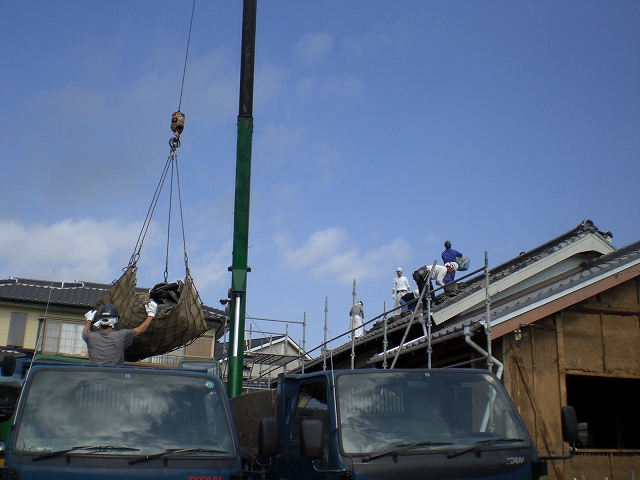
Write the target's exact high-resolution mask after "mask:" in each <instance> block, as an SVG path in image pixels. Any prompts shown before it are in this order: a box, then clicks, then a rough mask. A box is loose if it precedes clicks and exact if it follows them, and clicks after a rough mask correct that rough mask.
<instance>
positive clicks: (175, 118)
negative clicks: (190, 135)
mask: <svg viewBox="0 0 640 480" xmlns="http://www.w3.org/2000/svg"><path fill="white" fill-rule="evenodd" d="M195 7H196V0H193V6H192V7H191V20H190V23H189V35H188V37H187V50H186V53H185V57H184V67H183V70H182V84H181V86H180V100H179V102H178V111H176V112H174V113H173V114H172V115H171V131H172V132H173V134H174V136H173V137H171V138H170V139H169V147H170V150H169V157H168V158H167V161H166V163H165V166H164V169H163V171H162V174H161V175H160V181H159V182H158V186H157V187H156V191H155V193H154V195H153V199H152V200H151V205H150V206H149V210H148V211H147V216H146V217H145V219H144V222H143V224H142V229H141V231H140V234H139V235H138V240H137V242H136V246H135V247H134V249H133V254H132V255H131V258H130V260H129V266H135V265H136V264H137V262H138V259H139V258H140V252H141V250H142V245H143V243H144V240H145V238H146V236H147V233H148V231H149V226H150V225H151V219H152V217H153V214H154V212H155V209H156V206H157V204H158V200H159V199H160V194H161V192H162V188H163V186H164V183H165V181H166V178H167V174H168V173H169V171H171V175H170V185H169V217H168V221H167V248H166V254H165V271H164V281H165V282H167V281H168V277H169V246H170V240H171V235H170V232H171V210H172V206H173V178H174V175H175V178H176V185H177V191H178V202H179V210H180V222H181V227H182V244H183V249H184V265H185V270H186V274H187V275H189V257H188V255H187V243H186V237H185V233H184V216H183V211H182V194H181V191H180V173H179V170H178V152H177V150H178V148H179V147H180V145H181V142H180V135H181V134H182V132H183V131H184V121H185V115H184V113H182V112H181V111H180V108H181V107H182V94H183V92H184V80H185V77H186V74H187V60H188V58H189V46H190V44H191V31H192V28H193V16H194V12H195Z"/></svg>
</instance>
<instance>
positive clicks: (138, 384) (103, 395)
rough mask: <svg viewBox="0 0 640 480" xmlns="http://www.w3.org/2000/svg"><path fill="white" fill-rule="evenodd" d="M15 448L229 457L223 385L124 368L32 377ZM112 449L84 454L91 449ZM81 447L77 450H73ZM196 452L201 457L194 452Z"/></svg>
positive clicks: (52, 371) (35, 373) (50, 372)
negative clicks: (177, 452)
mask: <svg viewBox="0 0 640 480" xmlns="http://www.w3.org/2000/svg"><path fill="white" fill-rule="evenodd" d="M31 374H32V376H31V378H30V380H29V386H28V389H27V390H26V391H25V395H26V397H25V401H24V404H23V405H22V406H21V407H20V410H21V411H20V412H18V419H17V424H16V426H17V432H16V436H15V439H16V440H15V443H14V445H13V449H14V450H15V451H17V452H23V453H34V454H38V455H42V454H43V453H45V454H46V453H47V452H59V451H62V450H67V449H68V450H70V451H72V452H74V453H75V454H78V455H81V454H82V455H87V454H90V455H97V454H113V453H114V452H115V451H116V450H117V454H118V455H134V456H140V455H141V454H147V453H157V452H159V451H165V450H167V449H185V448H193V453H192V454H193V455H199V456H204V455H209V456H211V455H215V456H224V455H227V454H229V455H230V454H232V453H233V452H232V450H233V442H232V436H231V432H230V426H229V421H228V415H227V412H226V409H225V405H224V402H223V401H222V398H223V397H222V396H223V395H224V393H223V392H222V391H221V388H220V385H221V384H220V382H218V381H213V379H211V378H207V377H203V376H197V375H190V374H188V373H187V372H180V373H173V372H172V373H165V372H158V371H153V370H148V371H141V370H133V369H131V370H124V369H113V370H111V369H108V368H104V369H95V368H94V369H86V370H85V369H84V368H73V369H55V368H52V369H44V370H38V371H32V373H31ZM105 445H106V446H116V447H117V448H93V449H92V448H87V447H92V446H105ZM80 446H81V447H83V448H77V447H80ZM198 449H199V450H198Z"/></svg>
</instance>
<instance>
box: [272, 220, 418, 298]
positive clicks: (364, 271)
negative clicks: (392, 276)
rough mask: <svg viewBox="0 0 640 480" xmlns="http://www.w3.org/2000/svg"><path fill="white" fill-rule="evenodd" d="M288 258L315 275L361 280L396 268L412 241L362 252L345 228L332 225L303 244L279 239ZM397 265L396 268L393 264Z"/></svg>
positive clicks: (346, 281) (396, 241)
mask: <svg viewBox="0 0 640 480" xmlns="http://www.w3.org/2000/svg"><path fill="white" fill-rule="evenodd" d="M279 243H280V246H281V249H282V253H283V256H284V259H285V262H286V263H287V264H289V265H290V266H292V267H296V268H304V269H306V270H307V271H309V272H310V274H311V275H312V276H313V277H316V278H325V279H329V280H334V281H338V282H339V283H341V284H344V285H348V284H350V283H351V282H352V281H353V279H354V278H357V279H358V280H364V279H371V278H379V277H380V276H383V275H386V274H387V273H388V272H389V271H391V270H394V269H395V266H394V265H395V264H396V263H397V262H402V261H404V260H406V259H407V258H408V257H409V255H410V252H411V246H410V245H409V243H408V242H407V241H405V240H403V239H401V238H396V239H394V240H393V241H392V242H391V243H390V244H388V245H383V246H381V247H379V248H376V249H374V250H370V251H367V252H360V251H359V249H358V248H357V247H356V246H353V245H351V244H350V239H349V236H348V235H347V232H346V230H345V229H343V228H339V227H332V228H328V229H326V230H321V231H317V232H314V233H312V234H311V235H310V236H309V238H308V239H307V241H306V243H305V244H304V245H302V246H301V247H299V248H288V247H287V245H286V244H288V243H290V241H289V240H286V239H282V238H281V239H280V240H279ZM392 266H393V268H392Z"/></svg>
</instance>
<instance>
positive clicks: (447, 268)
mask: <svg viewBox="0 0 640 480" xmlns="http://www.w3.org/2000/svg"><path fill="white" fill-rule="evenodd" d="M456 270H458V264H457V263H456V262H447V263H445V264H444V265H436V266H434V267H433V276H432V277H431V299H432V300H435V298H436V297H435V293H434V291H433V290H434V286H433V282H434V281H435V282H436V284H437V285H438V286H439V287H443V286H444V285H445V281H444V278H445V277H446V275H447V274H448V273H453V272H455V271H456ZM430 272H431V265H429V266H425V267H421V268H420V269H418V270H416V271H415V272H413V279H414V280H415V281H416V283H417V284H418V290H419V291H422V289H423V288H424V287H425V285H426V282H427V278H428V277H429V273H430ZM424 298H425V300H426V296H425V297H424Z"/></svg>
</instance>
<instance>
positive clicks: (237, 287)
mask: <svg viewBox="0 0 640 480" xmlns="http://www.w3.org/2000/svg"><path fill="white" fill-rule="evenodd" d="M256 7H257V0H244V4H243V12H242V51H241V59H240V109H239V110H240V111H239V113H238V143H237V154H236V195H235V206H234V210H233V261H232V264H231V267H230V270H231V306H230V309H229V316H230V317H231V318H230V320H231V325H230V334H229V370H228V375H227V394H228V396H229V398H233V397H236V396H238V395H240V394H241V393H242V372H243V363H244V322H245V310H246V303H247V295H246V294H247V272H248V271H250V269H249V267H248V255H249V200H250V190H251V188H250V187H251V146H252V139H253V71H254V64H255V49H256V48H255V44H256Z"/></svg>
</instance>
